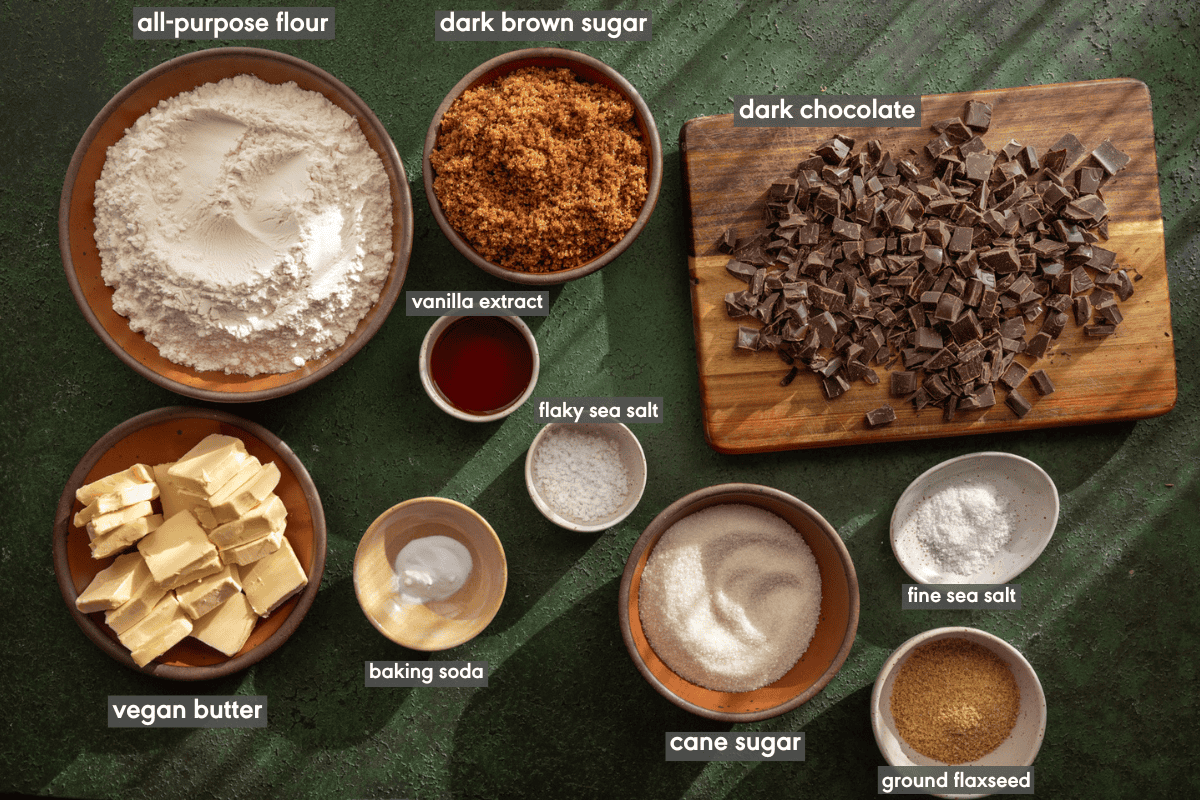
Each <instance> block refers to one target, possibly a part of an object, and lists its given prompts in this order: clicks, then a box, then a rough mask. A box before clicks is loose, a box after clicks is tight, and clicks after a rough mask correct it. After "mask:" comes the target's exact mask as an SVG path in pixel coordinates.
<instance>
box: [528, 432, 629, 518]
mask: <svg viewBox="0 0 1200 800" xmlns="http://www.w3.org/2000/svg"><path fill="white" fill-rule="evenodd" d="M525 486H526V488H528V489H529V497H530V498H531V499H532V500H533V504H534V505H535V506H537V509H538V511H540V512H542V514H543V515H544V516H545V517H546V519H548V520H550V521H551V522H553V523H554V524H555V525H558V526H559V527H560V528H566V529H567V530H572V531H578V532H580V533H596V532H598V531H603V530H607V529H608V528H611V527H612V526H614V525H616V524H617V523H619V522H620V521H621V520H623V519H625V518H626V517H627V516H629V514H630V512H632V511H633V509H634V508H636V507H637V504H638V501H640V500H641V499H642V492H643V491H644V490H645V488H646V454H645V452H644V451H643V450H642V445H641V443H640V442H639V441H638V438H637V436H635V435H634V433H633V431H631V430H630V429H629V428H628V427H626V426H625V425H623V424H621V423H619V422H617V423H597V424H591V423H583V424H578V423H569V422H551V423H550V424H548V425H546V426H545V427H543V428H542V429H541V430H540V431H538V434H537V436H535V437H534V439H533V443H532V444H530V445H529V451H528V452H527V453H526V455H525Z"/></svg>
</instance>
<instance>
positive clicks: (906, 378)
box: [891, 370, 918, 397]
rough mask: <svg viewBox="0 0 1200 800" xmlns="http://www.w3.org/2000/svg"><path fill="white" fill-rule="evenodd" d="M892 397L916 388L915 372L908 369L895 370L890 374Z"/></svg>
mask: <svg viewBox="0 0 1200 800" xmlns="http://www.w3.org/2000/svg"><path fill="white" fill-rule="evenodd" d="M891 379H892V386H891V392H892V396H893V397H904V396H906V395H910V394H912V393H913V392H915V391H916V390H917V383H918V381H917V373H915V372H910V371H908V370H897V371H896V372H893V373H892V374H891Z"/></svg>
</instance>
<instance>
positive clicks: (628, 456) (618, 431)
mask: <svg viewBox="0 0 1200 800" xmlns="http://www.w3.org/2000/svg"><path fill="white" fill-rule="evenodd" d="M566 429H571V430H576V431H579V432H580V433H586V434H594V435H599V436H604V437H607V438H609V439H610V440H611V441H612V442H613V443H614V444H616V446H617V452H618V453H619V454H620V458H621V463H622V465H623V466H624V467H625V472H626V474H628V475H629V495H628V496H627V497H626V498H625V502H624V503H622V504H621V507H620V508H618V509H617V510H616V511H614V512H612V513H611V514H607V515H605V516H603V517H599V518H597V519H589V520H584V519H579V518H577V517H573V516H571V515H570V514H569V513H567V511H566V510H562V509H557V508H555V507H554V506H553V505H551V504H550V503H549V502H547V500H546V498H545V497H543V496H542V494H541V492H540V491H539V490H538V486H537V480H536V479H535V477H534V470H533V465H534V458H535V457H536V453H537V449H538V447H539V446H540V445H541V444H542V443H543V442H545V441H546V437H547V436H549V435H552V434H554V433H556V432H558V431H562V430H566ZM525 487H526V488H527V489H528V490H529V497H530V499H532V500H533V504H534V505H535V506H537V509H538V511H540V512H542V514H543V516H545V517H546V519H548V520H550V521H551V522H553V523H554V524H555V525H558V526H559V527H560V528H566V529H567V530H572V531H579V532H580V533H596V532H598V531H603V530H607V529H608V528H611V527H612V526H614V525H616V524H617V523H619V522H620V521H621V520H623V519H625V518H626V517H627V516H629V514H630V512H632V511H633V509H635V508H637V504H638V503H639V502H640V501H641V499H642V492H644V491H645V489H646V453H645V452H644V451H643V450H642V444H641V442H639V441H638V438H637V436H635V435H634V433H633V431H631V430H629V428H628V427H626V426H625V425H623V424H621V423H619V422H617V423H583V424H577V423H569V422H551V423H550V424H549V425H546V426H544V427H543V428H542V429H541V430H540V431H538V434H537V436H535V437H534V438H533V443H532V444H530V445H529V451H528V452H527V453H526V454H525Z"/></svg>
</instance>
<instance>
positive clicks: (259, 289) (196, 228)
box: [96, 75, 392, 375]
mask: <svg viewBox="0 0 1200 800" xmlns="http://www.w3.org/2000/svg"><path fill="white" fill-rule="evenodd" d="M391 206H392V204H391V194H390V186H389V182H388V177H387V173H386V172H384V168H383V163H382V162H381V161H380V159H379V156H378V154H376V153H375V151H374V150H372V149H371V147H370V145H368V143H367V140H366V137H365V136H363V133H362V130H361V129H360V128H359V126H358V123H357V122H355V120H354V119H353V118H351V117H350V116H349V115H348V114H346V113H345V112H344V111H342V110H341V109H340V108H338V107H337V106H335V105H333V103H331V102H329V100H328V99H326V98H325V97H324V96H323V95H321V94H318V93H317V92H310V91H307V90H304V89H301V88H300V87H298V86H297V85H296V84H294V83H288V84H284V85H277V84H270V83H266V82H264V81H261V80H259V79H258V78H255V77H253V76H250V75H239V76H237V77H234V78H228V79H226V80H222V81H221V82H219V83H208V84H205V85H203V86H201V87H199V88H197V89H196V90H194V91H191V92H187V93H184V94H181V95H178V96H177V97H173V98H171V99H169V100H165V101H163V102H162V103H159V105H158V107H156V108H154V109H151V110H150V111H149V112H147V113H146V114H145V115H143V116H142V117H141V118H139V119H138V120H137V122H135V123H134V124H133V126H132V127H131V128H130V129H129V130H128V131H126V134H125V137H124V138H122V139H121V140H120V141H119V142H117V143H116V144H115V145H113V146H112V147H110V148H109V150H108V158H107V160H106V161H105V164H104V170H103V172H102V174H101V177H100V180H98V181H97V182H96V244H97V246H98V248H99V251H100V257H101V262H102V270H101V274H102V276H103V278H104V282H105V283H107V284H108V285H109V286H112V287H114V289H115V294H114V295H113V308H114V309H115V310H116V311H117V313H119V314H122V315H124V316H127V317H128V318H129V325H130V327H131V328H132V329H133V330H135V331H141V332H142V333H144V334H145V336H146V339H147V340H148V341H149V342H151V343H152V344H154V345H155V346H156V347H157V348H158V349H159V352H160V353H162V355H163V356H164V357H165V358H167V359H169V360H171V361H173V362H175V363H178V364H183V365H186V366H190V367H194V368H195V369H197V370H223V371H225V372H229V373H241V374H246V375H256V374H259V373H278V372H290V371H291V370H294V369H296V368H297V367H301V366H303V365H304V363H305V362H306V361H309V360H311V359H314V358H317V357H319V356H321V355H322V354H323V353H325V352H327V351H328V350H331V349H333V348H335V347H338V346H339V345H341V344H342V342H344V341H345V339H346V337H347V336H348V335H349V334H350V333H351V332H353V330H354V329H355V327H357V325H358V323H359V321H360V320H361V319H362V318H363V317H364V316H365V315H366V313H367V311H369V310H370V308H371V306H372V305H373V304H374V303H375V301H376V300H377V299H378V298H379V293H380V291H381V289H382V287H383V283H384V281H385V279H386V278H387V275H388V271H389V269H390V267H391V261H392V252H391V244H392V232H391V231H392V222H391V215H392V208H391Z"/></svg>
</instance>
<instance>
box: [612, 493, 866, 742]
mask: <svg viewBox="0 0 1200 800" xmlns="http://www.w3.org/2000/svg"><path fill="white" fill-rule="evenodd" d="M733 495H751V496H753V495H758V496H760V497H767V498H771V499H773V500H775V501H778V502H782V503H785V504H787V505H791V506H793V507H795V508H797V509H798V510H800V511H801V512H802V513H804V514H806V515H807V516H809V518H810V519H811V520H812V522H813V523H814V524H815V525H816V526H817V527H818V528H819V529H820V530H821V531H822V532H823V533H824V534H825V535H826V536H827V537H828V539H829V541H830V544H831V545H832V546H833V547H834V549H835V550H836V551H837V554H838V560H839V561H840V563H841V566H842V569H843V570H844V571H845V575H846V585H847V589H848V592H849V608H848V609H847V624H846V630H845V632H844V633H843V635H842V642H841V645H840V647H839V648H838V651H837V654H836V655H835V656H834V658H833V661H832V662H830V664H829V666H828V667H827V668H826V669H825V671H824V672H823V673H822V674H821V677H820V678H818V679H817V680H816V681H815V682H814V683H813V684H812V685H811V686H809V687H808V688H807V689H805V690H804V691H803V692H801V693H799V694H797V695H796V696H795V697H792V698H790V699H788V700H787V701H786V702H783V703H780V704H779V705H778V706H774V707H772V708H768V709H763V710H761V711H750V712H729V711H716V710H713V709H710V708H705V707H703V706H698V705H696V704H694V703H691V702H689V701H687V700H685V699H683V698H682V697H679V696H678V695H676V694H675V693H674V692H672V691H671V690H670V689H668V688H667V687H666V686H665V685H663V683H662V682H661V681H659V680H658V678H657V677H655V675H654V674H653V673H652V672H651V671H650V668H649V667H648V666H647V665H646V663H645V662H644V661H643V659H642V657H641V654H640V653H639V652H638V649H637V645H636V643H635V642H634V639H633V632H632V619H631V615H630V609H629V606H630V601H631V593H632V586H633V577H634V573H635V572H637V563H638V561H639V560H640V558H641V555H642V553H643V552H645V551H646V550H647V549H648V548H650V547H652V546H653V545H654V543H655V542H657V540H658V539H659V538H660V537H661V536H662V534H663V533H665V532H666V530H667V529H668V528H669V527H670V526H669V525H667V524H666V520H668V519H670V518H671V517H672V516H674V515H675V514H676V513H678V512H679V511H681V510H683V509H685V508H687V507H688V506H691V505H693V504H695V503H698V502H701V501H706V500H709V499H713V498H719V497H724V496H733ZM859 611H860V598H859V587H858V574H857V572H856V571H855V568H854V561H853V560H852V559H851V557H850V551H849V550H848V549H847V548H846V543H845V542H844V541H843V540H842V537H841V535H839V534H838V532H837V530H836V529H835V528H834V527H833V525H831V524H830V523H829V521H828V520H826V519H825V517H823V516H822V515H821V514H819V513H818V512H817V511H816V509H814V508H813V507H812V506H810V505H808V504H807V503H805V502H804V501H803V500H800V499H799V498H798V497H796V496H795V495H792V494H790V493H788V492H785V491H783V490H781V489H776V488H773V487H770V486H764V485H761V484H755V483H721V484H716V485H713V486H708V487H705V488H702V489H697V490H695V491H693V492H689V493H688V494H686V495H684V496H683V497H681V498H679V499H678V500H676V501H675V502H673V503H671V504H670V505H668V506H667V507H666V508H665V509H663V510H662V511H661V512H659V514H658V516H656V517H655V518H654V519H653V520H651V522H650V524H649V525H647V526H646V529H645V530H644V531H643V532H642V535H641V536H639V537H638V540H637V542H635V543H634V546H633V550H632V551H631V552H630V554H629V558H628V559H627V560H626V562H625V570H624V572H623V573H622V575H621V588H620V592H619V595H618V601H617V613H618V617H619V619H620V625H621V638H622V639H623V640H624V642H625V648H626V650H628V651H629V656H630V658H631V659H632V660H633V663H634V666H635V667H637V670H638V672H640V673H641V675H642V677H643V678H645V679H646V681H647V683H649V684H650V685H651V686H652V687H654V690H655V691H657V692H658V693H659V694H660V695H662V696H663V697H665V698H666V699H667V700H669V701H671V702H672V703H674V704H675V705H676V706H678V707H679V708H682V709H683V710H685V711H689V712H691V713H693V714H695V715H697V716H700V717H705V718H707V719H712V720H717V721H720V722H730V723H741V722H758V721H761V720H765V719H770V718H772V717H777V716H779V715H781V714H786V713H787V712H789V711H792V710H793V709H795V708H798V707H799V706H801V705H803V704H804V703H806V702H808V701H809V700H811V699H812V698H813V697H815V696H816V695H818V694H819V693H820V692H821V691H823V690H824V689H825V687H826V686H828V685H829V683H830V682H831V681H832V680H833V679H834V677H836V675H837V673H838V672H839V671H840V670H841V668H842V666H843V665H844V664H845V663H846V659H847V658H848V657H849V655H850V650H851V649H852V648H853V646H854V639H855V636H856V634H857V632H858V620H859ZM639 624H640V623H639Z"/></svg>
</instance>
